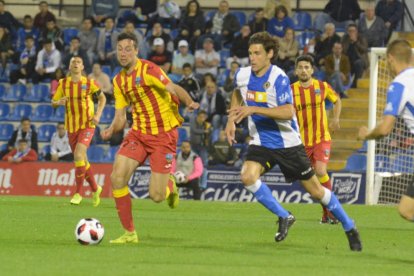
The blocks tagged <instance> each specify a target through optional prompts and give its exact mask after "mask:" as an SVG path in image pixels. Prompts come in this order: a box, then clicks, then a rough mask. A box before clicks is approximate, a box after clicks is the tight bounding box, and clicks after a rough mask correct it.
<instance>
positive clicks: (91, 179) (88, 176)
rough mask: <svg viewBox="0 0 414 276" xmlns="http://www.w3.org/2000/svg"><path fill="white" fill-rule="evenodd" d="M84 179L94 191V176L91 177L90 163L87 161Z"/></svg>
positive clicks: (95, 188)
mask: <svg viewBox="0 0 414 276" xmlns="http://www.w3.org/2000/svg"><path fill="white" fill-rule="evenodd" d="M85 180H86V181H87V182H88V183H89V186H90V187H91V189H92V191H93V192H96V190H97V189H98V186H97V184H96V181H95V177H93V173H92V168H91V164H90V163H89V162H87V163H86V166H85Z"/></svg>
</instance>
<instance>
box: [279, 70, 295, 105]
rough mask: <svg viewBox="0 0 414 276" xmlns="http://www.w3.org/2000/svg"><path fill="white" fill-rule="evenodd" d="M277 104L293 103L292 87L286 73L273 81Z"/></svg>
mask: <svg viewBox="0 0 414 276" xmlns="http://www.w3.org/2000/svg"><path fill="white" fill-rule="evenodd" d="M275 89H276V101H277V105H278V106H280V105H285V104H293V97H292V89H291V88H290V81H289V78H288V77H287V76H286V75H279V76H278V77H277V78H276V81H275Z"/></svg>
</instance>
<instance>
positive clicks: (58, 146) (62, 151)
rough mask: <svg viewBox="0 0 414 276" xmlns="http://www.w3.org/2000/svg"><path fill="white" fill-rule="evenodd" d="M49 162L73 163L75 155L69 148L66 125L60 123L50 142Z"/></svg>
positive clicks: (47, 158)
mask: <svg viewBox="0 0 414 276" xmlns="http://www.w3.org/2000/svg"><path fill="white" fill-rule="evenodd" d="M45 159H46V160H48V161H53V162H57V161H73V153H72V150H71V149H70V146H69V138H68V133H67V132H66V130H65V124H64V123H62V122H59V123H58V125H57V129H56V132H55V133H53V135H52V139H51V140H50V155H49V154H47V155H46V158H45Z"/></svg>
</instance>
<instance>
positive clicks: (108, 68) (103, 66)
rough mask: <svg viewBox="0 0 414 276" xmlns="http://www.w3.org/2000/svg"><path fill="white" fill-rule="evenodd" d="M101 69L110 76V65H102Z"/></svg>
mask: <svg viewBox="0 0 414 276" xmlns="http://www.w3.org/2000/svg"><path fill="white" fill-rule="evenodd" d="M101 69H102V72H104V73H105V74H107V75H108V76H112V70H111V66H109V65H102V67H101Z"/></svg>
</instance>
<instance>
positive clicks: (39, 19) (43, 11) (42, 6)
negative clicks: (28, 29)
mask: <svg viewBox="0 0 414 276" xmlns="http://www.w3.org/2000/svg"><path fill="white" fill-rule="evenodd" d="M52 19H53V20H55V21H56V17H55V15H54V14H53V13H51V12H50V11H49V5H48V4H47V2H46V1H40V2H39V13H37V14H36V16H35V18H34V22H33V25H34V26H35V27H36V28H37V29H38V30H39V31H40V32H43V31H44V30H45V29H46V23H47V22H49V21H50V20H52Z"/></svg>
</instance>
